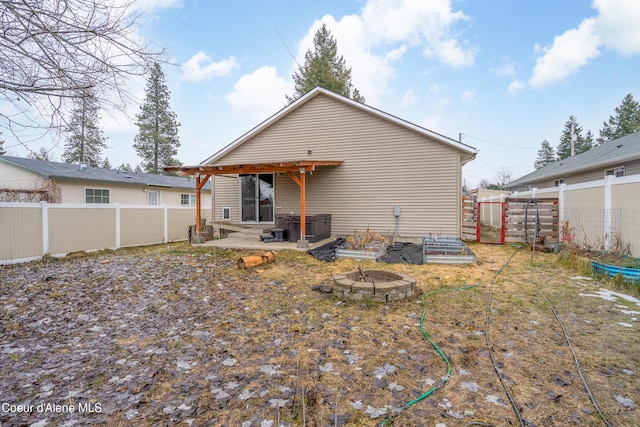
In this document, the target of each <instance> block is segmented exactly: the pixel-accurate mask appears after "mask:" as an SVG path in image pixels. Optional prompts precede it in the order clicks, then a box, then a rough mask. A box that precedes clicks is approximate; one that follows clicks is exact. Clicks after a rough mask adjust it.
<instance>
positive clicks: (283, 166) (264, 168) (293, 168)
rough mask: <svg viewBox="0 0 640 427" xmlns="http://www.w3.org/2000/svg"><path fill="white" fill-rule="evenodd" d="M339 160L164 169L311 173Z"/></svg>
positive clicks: (205, 172)
mask: <svg viewBox="0 0 640 427" xmlns="http://www.w3.org/2000/svg"><path fill="white" fill-rule="evenodd" d="M342 163H343V162H342V161H341V160H294V161H282V162H261V163H237V164H227V165H223V164H220V165H196V166H171V167H166V168H164V170H165V171H167V172H178V173H180V174H181V175H187V176H193V175H235V174H255V173H277V172H294V173H296V172H298V171H299V170H300V168H304V169H305V170H306V171H309V172H313V171H315V170H316V167H318V166H340V165H342Z"/></svg>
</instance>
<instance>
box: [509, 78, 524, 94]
mask: <svg viewBox="0 0 640 427" xmlns="http://www.w3.org/2000/svg"><path fill="white" fill-rule="evenodd" d="M525 87H526V84H525V83H524V82H521V81H520V80H517V79H516V80H514V81H512V82H511V83H509V89H508V91H509V94H511V95H517V94H518V93H520V92H522V91H523V90H524V89H525Z"/></svg>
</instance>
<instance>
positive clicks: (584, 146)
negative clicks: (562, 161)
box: [576, 130, 596, 154]
mask: <svg viewBox="0 0 640 427" xmlns="http://www.w3.org/2000/svg"><path fill="white" fill-rule="evenodd" d="M595 145H596V143H595V140H594V138H593V133H592V132H591V131H590V130H588V131H587V135H586V136H585V137H584V138H583V139H582V140H578V147H577V148H576V154H579V153H584V152H585V151H589V150H591V149H592V148H593V147H595Z"/></svg>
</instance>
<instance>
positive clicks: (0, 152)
mask: <svg viewBox="0 0 640 427" xmlns="http://www.w3.org/2000/svg"><path fill="white" fill-rule="evenodd" d="M0 135H2V132H0ZM3 145H4V139H0V156H4V155H5V154H7V151H6V150H5V149H4V147H3Z"/></svg>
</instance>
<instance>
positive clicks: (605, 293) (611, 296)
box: [579, 288, 640, 307]
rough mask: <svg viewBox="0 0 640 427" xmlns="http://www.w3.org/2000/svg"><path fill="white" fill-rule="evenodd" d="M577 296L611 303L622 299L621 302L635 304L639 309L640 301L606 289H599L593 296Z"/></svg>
mask: <svg viewBox="0 0 640 427" xmlns="http://www.w3.org/2000/svg"><path fill="white" fill-rule="evenodd" d="M579 295H580V296H583V297H596V298H602V299H603V300H605V301H611V302H617V301H618V298H622V299H623V300H625V301H629V302H632V303H635V304H636V305H637V306H639V307H640V299H638V298H636V297H632V296H630V295H626V294H621V293H620V292H614V291H610V290H608V289H603V288H600V290H599V291H598V292H596V293H595V294H579Z"/></svg>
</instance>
